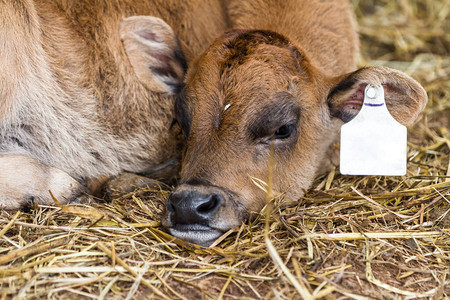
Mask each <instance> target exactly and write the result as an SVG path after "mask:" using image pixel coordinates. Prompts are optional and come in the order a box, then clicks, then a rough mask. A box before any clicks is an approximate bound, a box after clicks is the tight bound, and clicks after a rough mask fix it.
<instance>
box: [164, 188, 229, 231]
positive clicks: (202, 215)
mask: <svg viewBox="0 0 450 300" xmlns="http://www.w3.org/2000/svg"><path fill="white" fill-rule="evenodd" d="M222 201H223V198H222V196H221V195H219V194H216V193H210V194H204V193H201V192H198V191H195V190H194V191H192V190H184V191H180V192H174V193H172V194H171V195H170V197H169V199H168V200H167V209H168V211H169V213H170V214H171V221H172V223H173V225H177V224H179V225H191V224H201V225H208V223H209V221H210V220H211V219H212V218H213V216H214V215H215V213H216V212H217V211H218V210H219V207H220V205H221V203H222Z"/></svg>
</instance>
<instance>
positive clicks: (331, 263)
mask: <svg viewBox="0 0 450 300" xmlns="http://www.w3.org/2000/svg"><path fill="white" fill-rule="evenodd" d="M353 4H354V5H355V14H356V16H357V20H358V24H359V25H358V30H359V32H360V36H361V50H362V53H361V59H360V61H361V66H364V65H374V64H382V65H387V66H390V67H393V68H397V69H400V70H402V71H404V72H406V73H408V74H410V75H412V76H413V77H415V78H416V79H418V80H419V81H420V82H421V83H422V84H423V86H424V87H425V89H426V90H427V92H428V96H429V103H428V105H427V108H426V110H425V111H424V113H423V114H422V115H421V117H420V118H419V120H418V121H417V122H416V124H415V125H414V126H412V127H411V128H409V145H408V146H409V147H408V149H409V150H408V160H409V163H408V173H407V175H406V176H403V177H376V176H367V177H361V176H342V175H340V174H339V172H338V170H331V171H330V172H329V173H328V174H325V175H323V176H321V177H318V178H317V179H316V181H315V182H314V185H313V188H312V189H311V190H310V191H308V192H307V194H306V195H305V196H304V197H303V198H302V199H300V200H299V201H298V202H292V203H291V202H289V203H287V202H285V201H283V199H282V197H279V198H275V199H273V200H272V201H271V202H270V204H269V205H267V207H265V208H264V209H263V210H262V211H261V212H260V213H258V214H255V215H253V216H252V217H251V218H250V220H249V221H248V222H247V223H245V224H243V225H242V226H241V227H240V228H238V229H236V230H234V231H230V232H228V233H227V234H226V235H225V236H223V237H222V238H221V239H220V240H219V241H217V243H215V245H213V246H212V247H209V248H204V247H199V246H196V245H192V244H188V243H185V242H183V241H180V240H176V239H174V238H172V237H171V236H169V235H167V234H165V233H164V232H163V231H162V230H161V227H160V224H159V219H160V215H161V210H162V206H163V201H164V198H165V197H166V196H167V194H168V191H165V190H163V189H158V188H157V187H154V186H153V187H143V188H140V189H138V190H136V191H135V192H133V193H129V194H125V195H121V196H119V197H116V198H115V199H113V200H112V201H111V202H98V203H97V204H94V205H92V206H65V207H58V205H55V207H38V208H35V209H33V210H31V211H30V212H17V213H16V212H14V213H11V212H5V211H2V212H0V298H2V299H7V298H55V299H59V298H100V299H103V298H108V299H115V298H120V299H122V298H127V299H139V298H156V299H164V298H169V299H194V298H195V299H209V298H213V299H235V298H239V299H261V298H263V299H274V298H277V299H301V298H304V299H313V298H325V299H335V298H345V299H348V298H354V299H367V298H376V299H413V298H418V297H425V298H429V299H444V298H450V164H449V159H450V124H449V122H450V57H449V53H450V1H448V0H441V1H433V0H422V1H419V0H401V1H389V0H373V1H361V2H359V1H357V0H353Z"/></svg>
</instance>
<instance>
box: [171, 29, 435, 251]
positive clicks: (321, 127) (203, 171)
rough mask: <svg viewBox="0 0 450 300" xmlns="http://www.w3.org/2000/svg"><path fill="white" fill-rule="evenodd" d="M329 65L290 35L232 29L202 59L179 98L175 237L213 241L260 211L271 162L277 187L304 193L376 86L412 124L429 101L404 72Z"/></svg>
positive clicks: (294, 195)
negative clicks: (181, 143)
mask: <svg viewBox="0 0 450 300" xmlns="http://www.w3.org/2000/svg"><path fill="white" fill-rule="evenodd" d="M325 71H326V70H324V71H322V70H320V69H319V68H317V67H315V66H314V65H313V64H312V63H311V60H310V59H309V58H308V56H307V54H306V53H304V52H303V51H302V50H301V48H300V47H298V46H296V45H294V44H293V43H291V42H290V41H289V40H288V39H287V38H286V37H284V36H282V35H280V34H277V33H275V32H270V31H257V30H251V31H246V30H234V31H230V32H227V33H226V34H224V35H223V36H222V37H221V38H219V39H218V40H216V41H215V42H214V43H213V44H212V45H211V46H210V47H209V49H207V50H206V51H205V53H203V54H202V55H201V56H200V57H199V58H198V59H197V61H195V62H194V63H193V65H192V66H191V69H190V70H189V71H188V74H187V78H186V86H185V87H184V89H183V91H182V92H181V93H180V94H179V95H178V98H177V100H176V103H175V115H176V118H177V121H178V124H179V125H180V127H181V129H182V132H183V135H184V139H185V149H184V153H183V160H182V171H181V182H180V185H179V186H178V187H177V188H176V189H175V190H174V191H173V193H172V194H171V196H170V197H169V199H168V202H167V209H166V213H165V216H164V218H163V225H164V226H165V227H167V228H168V229H169V231H170V232H171V233H172V234H173V235H175V236H177V237H179V238H182V239H185V240H188V241H191V242H194V243H197V244H201V245H208V244H210V243H212V241H214V240H215V239H216V238H217V237H219V236H220V235H221V234H222V233H223V232H225V231H227V230H229V229H230V228H233V227H237V226H239V225H240V224H241V223H242V221H244V220H245V218H246V217H247V216H248V214H249V213H250V212H252V211H258V210H260V209H261V208H262V207H263V206H264V204H265V199H266V195H265V194H266V193H265V192H264V190H263V189H261V188H260V187H258V186H257V185H256V184H255V179H259V180H262V181H267V179H268V177H269V173H268V172H269V171H268V170H269V161H272V163H271V164H272V167H271V168H270V170H272V172H273V174H272V177H273V185H272V188H273V190H275V191H278V192H281V193H284V194H285V195H286V198H288V199H291V200H293V199H297V198H299V197H300V196H302V194H303V193H304V190H305V189H307V188H308V187H309V186H310V184H311V182H312V180H313V177H314V176H315V174H316V171H317V169H318V168H319V166H320V164H321V162H322V160H323V159H324V156H325V153H326V150H327V148H329V147H330V145H331V144H332V143H333V141H334V139H335V137H336V135H337V132H338V130H339V127H340V125H342V123H343V122H348V121H349V120H351V119H352V118H353V117H354V116H355V115H356V114H357V113H358V111H359V109H360V107H361V105H362V102H363V91H364V87H365V86H366V85H367V84H368V83H370V84H373V85H380V84H382V85H383V86H384V87H385V94H386V101H387V103H388V108H389V110H390V111H391V113H392V114H393V115H394V117H395V118H396V119H397V120H398V121H399V122H401V123H403V124H410V123H411V122H412V121H413V120H414V119H415V118H416V116H417V115H418V113H419V112H420V110H421V109H422V108H423V106H424V104H425V103H426V99H427V97H426V93H425V92H424V90H423V88H422V87H421V86H420V85H419V84H418V83H417V82H415V81H414V80H413V79H411V78H410V77H408V76H407V75H405V74H403V73H401V72H398V71H395V70H391V69H388V68H384V67H373V68H365V69H361V70H357V71H355V72H353V73H350V74H344V75H340V76H336V77H333V76H328V75H326V73H325ZM271 148H273V151H271ZM271 153H273V157H272V159H270V156H271Z"/></svg>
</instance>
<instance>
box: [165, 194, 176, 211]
mask: <svg viewBox="0 0 450 300" xmlns="http://www.w3.org/2000/svg"><path fill="white" fill-rule="evenodd" d="M167 210H168V211H169V212H170V213H174V212H175V206H174V205H173V204H172V201H170V198H169V199H167Z"/></svg>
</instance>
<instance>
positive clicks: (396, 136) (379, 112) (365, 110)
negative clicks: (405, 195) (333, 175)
mask: <svg viewBox="0 0 450 300" xmlns="http://www.w3.org/2000/svg"><path fill="white" fill-rule="evenodd" d="M340 171H341V174H345V175H390V176H400V175H405V174H406V127H405V126H403V125H402V124H400V123H398V122H397V121H396V120H395V119H394V118H393V117H392V116H391V114H390V113H389V111H388V109H387V107H386V103H385V100H384V89H383V87H382V86H380V87H373V86H371V85H369V84H368V85H367V87H366V89H365V91H364V103H363V106H362V108H361V110H360V112H359V113H358V115H356V117H355V118H354V119H353V120H351V121H350V122H348V123H347V124H344V125H342V128H341V159H340Z"/></svg>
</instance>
